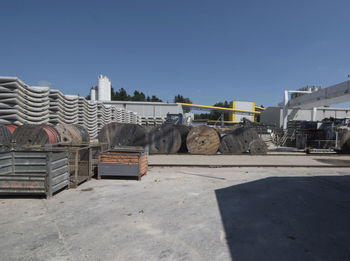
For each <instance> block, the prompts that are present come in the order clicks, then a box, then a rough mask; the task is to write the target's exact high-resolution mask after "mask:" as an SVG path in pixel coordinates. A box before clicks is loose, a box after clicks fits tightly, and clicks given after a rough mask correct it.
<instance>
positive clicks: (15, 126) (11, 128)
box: [6, 124, 18, 134]
mask: <svg viewBox="0 0 350 261" xmlns="http://www.w3.org/2000/svg"><path fill="white" fill-rule="evenodd" d="M6 127H7V128H8V129H9V131H10V132H11V133H12V134H13V132H14V131H15V129H17V127H18V126H17V125H15V124H6Z"/></svg>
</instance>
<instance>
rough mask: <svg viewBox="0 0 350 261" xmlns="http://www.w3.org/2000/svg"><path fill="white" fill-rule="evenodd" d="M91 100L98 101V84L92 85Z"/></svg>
mask: <svg viewBox="0 0 350 261" xmlns="http://www.w3.org/2000/svg"><path fill="white" fill-rule="evenodd" d="M90 100H91V101H96V100H97V89H96V86H93V87H91V90H90Z"/></svg>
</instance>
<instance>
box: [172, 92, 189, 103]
mask: <svg viewBox="0 0 350 261" xmlns="http://www.w3.org/2000/svg"><path fill="white" fill-rule="evenodd" d="M174 102H175V103H176V102H181V103H191V104H192V101H191V100H190V98H185V97H184V96H182V95H181V94H178V95H176V96H175V97H174Z"/></svg>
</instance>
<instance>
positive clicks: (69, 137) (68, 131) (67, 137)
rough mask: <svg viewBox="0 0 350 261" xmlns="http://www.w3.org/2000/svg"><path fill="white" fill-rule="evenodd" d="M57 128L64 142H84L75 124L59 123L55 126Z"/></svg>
mask: <svg viewBox="0 0 350 261" xmlns="http://www.w3.org/2000/svg"><path fill="white" fill-rule="evenodd" d="M55 129H56V131H57V132H58V134H59V135H60V137H61V142H62V143H71V144H80V143H82V138H81V135H80V132H79V131H78V129H77V128H76V127H74V126H73V125H69V124H57V125H56V126H55Z"/></svg>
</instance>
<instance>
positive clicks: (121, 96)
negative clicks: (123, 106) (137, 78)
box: [111, 87, 162, 102]
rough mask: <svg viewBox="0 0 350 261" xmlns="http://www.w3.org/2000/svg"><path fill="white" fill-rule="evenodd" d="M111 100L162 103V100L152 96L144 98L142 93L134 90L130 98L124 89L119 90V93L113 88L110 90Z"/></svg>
mask: <svg viewBox="0 0 350 261" xmlns="http://www.w3.org/2000/svg"><path fill="white" fill-rule="evenodd" d="M111 100H112V101H148V102H162V100H161V99H160V98H158V97H157V96H155V95H152V97H150V96H146V95H145V94H144V93H143V92H140V91H136V90H135V91H134V94H133V95H132V96H131V95H130V94H128V93H127V91H126V90H125V89H124V88H120V89H119V91H114V89H113V87H112V88H111Z"/></svg>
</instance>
